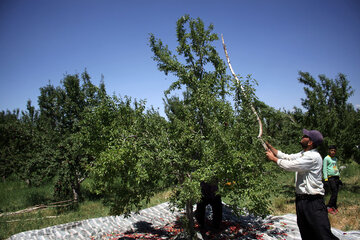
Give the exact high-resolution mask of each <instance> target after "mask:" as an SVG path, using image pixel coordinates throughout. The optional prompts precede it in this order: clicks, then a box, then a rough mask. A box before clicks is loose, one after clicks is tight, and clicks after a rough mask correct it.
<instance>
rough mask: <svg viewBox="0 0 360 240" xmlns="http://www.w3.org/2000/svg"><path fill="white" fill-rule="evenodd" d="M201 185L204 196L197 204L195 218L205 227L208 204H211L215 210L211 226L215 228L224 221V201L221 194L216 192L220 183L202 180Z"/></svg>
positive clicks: (201, 226) (213, 210)
mask: <svg viewBox="0 0 360 240" xmlns="http://www.w3.org/2000/svg"><path fill="white" fill-rule="evenodd" d="M200 186H201V194H202V197H201V201H200V202H199V203H197V205H196V211H195V218H196V220H197V222H198V224H199V226H200V228H204V227H205V226H204V224H205V218H206V216H205V212H206V206H207V205H209V204H210V206H211V209H212V212H213V219H212V225H211V226H212V227H213V228H219V227H220V224H221V221H222V202H221V196H220V195H218V194H216V192H217V191H218V189H219V187H218V184H217V183H206V182H201V183H200Z"/></svg>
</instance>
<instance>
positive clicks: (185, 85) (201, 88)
mask: <svg viewBox="0 0 360 240" xmlns="http://www.w3.org/2000/svg"><path fill="white" fill-rule="evenodd" d="M213 29H214V27H213V25H209V27H208V28H205V26H204V23H203V22H202V20H201V19H199V18H198V19H192V18H190V17H189V16H188V15H185V16H183V17H181V18H180V19H179V20H178V21H177V28H176V32H177V41H178V47H177V48H176V52H177V54H172V52H171V51H170V50H169V49H168V46H167V45H164V44H163V42H162V41H161V40H160V39H156V38H155V36H154V35H150V47H151V50H152V51H153V53H154V60H155V61H156V62H157V66H158V69H159V70H160V71H162V72H164V73H165V74H166V75H168V74H173V75H174V76H175V77H176V80H175V81H174V82H173V83H172V84H171V85H170V87H169V89H168V90H167V91H166V92H165V109H166V114H167V117H168V119H169V123H170V126H169V130H168V131H169V141H170V147H171V151H172V154H173V156H172V157H171V158H169V159H164V160H165V161H166V164H165V166H167V168H166V171H167V172H168V173H167V174H168V175H173V176H176V179H175V182H174V183H175V187H174V190H173V195H172V198H171V202H172V203H173V204H174V205H175V206H177V207H179V208H185V210H186V216H187V220H188V231H189V233H190V234H191V235H193V234H194V229H193V224H194V223H193V205H194V204H195V203H196V202H198V201H199V200H200V198H201V191H200V182H202V181H205V182H214V183H218V184H219V187H220V190H219V193H220V194H222V195H224V196H225V195H226V196H228V197H229V199H230V203H231V205H232V206H234V209H235V210H236V211H237V212H241V210H243V209H244V207H246V209H247V210H248V211H250V212H252V213H257V214H264V213H266V212H267V210H266V206H267V203H268V202H267V192H266V189H267V187H266V184H265V183H266V181H264V177H265V176H266V174H263V173H265V172H266V171H267V170H266V169H265V166H266V164H264V162H262V161H264V156H263V149H262V147H261V145H260V143H259V142H257V139H256V136H255V135H256V129H257V128H256V126H257V122H256V119H255V118H254V117H253V115H252V112H251V111H250V110H249V106H248V105H246V104H247V103H248V102H249V101H253V98H252V97H254V91H253V88H252V87H251V84H250V83H251V80H252V79H251V78H250V77H248V78H246V79H242V78H241V79H242V81H243V82H242V85H243V86H245V88H244V89H245V90H242V89H241V88H240V85H239V83H238V82H235V81H230V78H229V76H228V75H227V74H226V65H225V63H224V61H223V60H222V59H221V58H220V56H219V54H218V52H217V51H216V49H215V47H214V46H213V42H214V41H216V40H218V36H217V35H216V34H215V33H212V31H213ZM180 59H181V60H183V62H181V61H180ZM175 90H177V91H182V93H183V94H182V97H179V96H176V95H171V94H172V93H173V92H174V91H175ZM241 91H248V92H247V94H241ZM244 96H252V97H249V98H245V97H244ZM231 98H234V99H235V105H236V106H233V105H232V103H231V101H230V100H231ZM229 99H230V100H229ZM226 182H231V183H234V184H232V185H230V186H229V187H226V186H227V185H225V183H226Z"/></svg>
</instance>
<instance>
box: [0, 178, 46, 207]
mask: <svg viewBox="0 0 360 240" xmlns="http://www.w3.org/2000/svg"><path fill="white" fill-rule="evenodd" d="M0 192H1V194H0V213H1V212H11V211H16V210H20V209H24V208H27V207H30V206H34V205H38V204H46V203H48V202H49V201H51V199H52V185H51V184H47V185H44V186H41V187H28V186H27V185H26V183H25V182H22V181H6V182H0Z"/></svg>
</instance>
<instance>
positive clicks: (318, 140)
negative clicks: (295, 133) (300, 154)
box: [303, 129, 324, 146]
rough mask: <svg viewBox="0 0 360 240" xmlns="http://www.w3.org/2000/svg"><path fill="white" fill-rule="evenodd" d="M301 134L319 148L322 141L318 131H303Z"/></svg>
mask: <svg viewBox="0 0 360 240" xmlns="http://www.w3.org/2000/svg"><path fill="white" fill-rule="evenodd" d="M303 134H304V135H306V136H308V137H309V138H310V139H311V141H312V142H313V143H315V145H316V146H319V145H320V144H321V143H322V142H323V140H324V138H323V136H322V134H321V133H320V132H319V131H318V130H307V129H303Z"/></svg>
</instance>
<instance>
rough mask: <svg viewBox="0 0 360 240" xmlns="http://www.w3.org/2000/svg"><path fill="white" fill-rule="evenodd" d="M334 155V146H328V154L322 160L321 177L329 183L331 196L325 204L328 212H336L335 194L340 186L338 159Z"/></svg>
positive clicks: (336, 194)
mask: <svg viewBox="0 0 360 240" xmlns="http://www.w3.org/2000/svg"><path fill="white" fill-rule="evenodd" d="M335 155H336V146H335V145H331V146H329V155H327V156H326V157H325V158H324V162H323V177H324V180H325V182H328V183H329V187H330V191H331V197H330V200H329V203H328V204H327V209H328V213H331V214H336V213H338V212H339V211H338V210H337V196H338V192H339V186H340V172H339V168H338V159H337V158H336V157H335Z"/></svg>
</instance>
